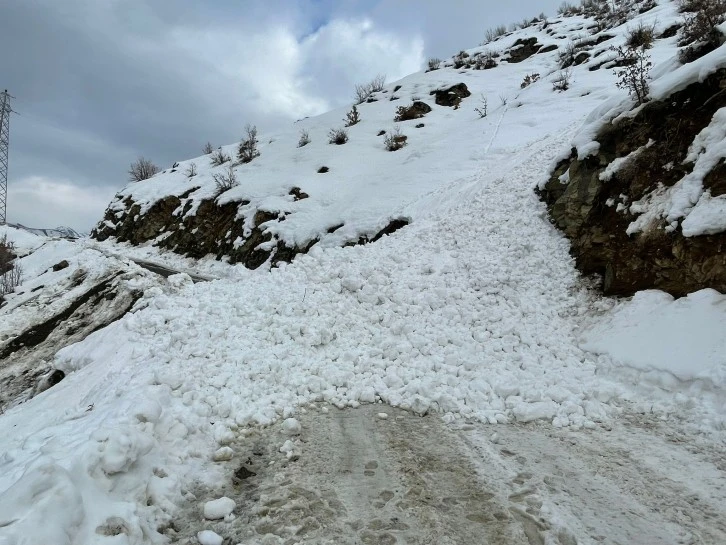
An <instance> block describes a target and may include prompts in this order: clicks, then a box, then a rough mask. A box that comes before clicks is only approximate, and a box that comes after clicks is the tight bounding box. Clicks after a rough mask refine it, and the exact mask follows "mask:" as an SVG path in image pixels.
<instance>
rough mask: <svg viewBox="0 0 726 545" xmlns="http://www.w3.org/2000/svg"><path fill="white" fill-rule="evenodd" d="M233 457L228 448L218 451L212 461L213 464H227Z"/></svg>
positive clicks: (231, 451)
mask: <svg viewBox="0 0 726 545" xmlns="http://www.w3.org/2000/svg"><path fill="white" fill-rule="evenodd" d="M233 456H234V451H233V450H232V449H231V448H229V447H222V448H220V449H218V450H217V451H216V452H215V453H214V454H213V455H212V460H214V461H215V462H228V461H229V460H231V459H232V457H233Z"/></svg>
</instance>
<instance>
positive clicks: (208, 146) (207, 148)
mask: <svg viewBox="0 0 726 545" xmlns="http://www.w3.org/2000/svg"><path fill="white" fill-rule="evenodd" d="M213 151H214V148H213V147H212V143H211V142H207V143H206V144H204V147H203V148H202V152H203V153H204V155H209V154H210V153H212V152H213Z"/></svg>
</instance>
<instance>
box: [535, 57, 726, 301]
mask: <svg viewBox="0 0 726 545" xmlns="http://www.w3.org/2000/svg"><path fill="white" fill-rule="evenodd" d="M725 84H726V69H721V70H718V71H717V72H715V73H713V74H711V75H710V76H708V77H707V78H706V79H705V80H704V81H703V82H700V83H693V84H691V85H689V86H688V87H686V88H685V89H683V90H681V91H678V92H676V93H674V94H673V95H671V96H670V97H667V98H666V99H664V100H662V101H653V102H649V103H647V104H646V105H645V106H644V107H643V108H642V109H641V110H640V111H639V112H638V113H637V115H635V116H633V117H631V118H627V119H623V120H622V121H621V122H619V123H617V124H611V123H608V124H606V125H605V128H604V129H603V130H602V131H601V132H600V134H598V135H597V137H596V139H597V141H598V142H599V144H600V146H599V150H598V152H597V154H596V155H593V156H590V157H587V158H584V159H577V153H576V150H573V154H572V156H571V157H570V158H569V159H567V160H565V161H563V162H562V163H560V164H559V165H557V167H556V168H555V170H554V172H553V173H552V176H551V178H550V180H549V181H548V182H547V184H546V185H545V186H544V188H542V189H541V190H540V191H539V194H540V197H541V198H542V200H544V201H545V202H546V203H547V206H548V209H549V212H550V217H551V219H552V222H553V223H554V224H555V225H557V227H559V228H560V229H562V231H563V232H564V233H565V235H566V236H567V237H568V238H569V239H570V242H571V253H572V255H573V256H574V257H575V264H576V266H577V267H578V269H580V270H581V271H582V272H583V273H584V274H598V275H600V276H601V278H602V289H603V291H604V292H605V293H606V294H610V295H625V296H627V295H632V294H634V293H635V292H636V291H640V290H645V289H660V290H663V291H666V292H668V293H670V294H671V295H673V296H676V297H679V296H683V295H686V294H688V293H692V292H694V291H698V290H701V289H704V288H712V289H715V290H718V291H720V292H726V251H725V250H726V232H722V233H716V234H709V235H700V236H693V237H685V236H684V235H683V232H682V231H681V228H680V226H678V227H677V228H676V229H675V230H674V231H672V230H670V229H669V230H668V231H666V229H665V227H666V226H667V225H666V222H665V220H664V219H659V220H657V221H656V222H654V223H653V224H651V225H650V226H648V227H647V228H646V229H645V230H643V231H642V232H638V233H635V234H633V235H632V236H629V235H628V234H627V232H626V230H627V229H628V226H629V225H630V223H631V222H633V221H634V220H635V219H636V218H637V217H638V216H637V215H636V214H635V213H631V212H630V207H629V204H631V203H633V202H636V201H640V200H641V199H643V198H645V197H647V196H649V195H651V193H652V192H653V191H654V190H655V189H656V188H657V187H658V186H659V185H660V186H663V187H666V188H667V187H671V186H673V185H674V184H676V183H677V182H678V181H679V180H681V179H682V178H683V177H684V176H686V175H687V174H689V173H690V172H691V171H692V170H693V163H690V162H685V161H684V160H685V157H686V155H687V153H688V150H689V147H690V146H691V144H692V143H693V141H694V138H695V137H696V135H697V134H699V133H700V132H701V131H702V130H703V129H704V128H705V127H706V126H708V125H709V124H710V123H711V120H712V118H713V115H714V114H715V113H716V111H718V110H719V109H720V108H723V107H726V96H724V94H723V93H722V85H725ZM650 140H652V141H653V143H652V144H650V145H648V146H647V147H646V144H648V142H649V141H650ZM636 150H641V151H639V153H638V154H637V155H635V156H634V157H633V158H632V159H630V160H628V161H627V163H625V164H623V165H621V166H620V168H619V169H617V170H616V171H615V173H614V174H613V175H612V176H611V177H610V178H609V179H608V180H607V181H603V180H600V175H601V174H602V173H603V172H604V171H605V169H606V168H607V167H608V165H610V164H611V163H612V162H613V161H614V160H615V159H617V158H623V157H626V156H628V155H629V154H631V153H632V152H634V151H636ZM666 162H669V164H670V165H671V166H670V167H669V168H664V164H665V163H666ZM566 173H567V176H566V177H565V178H564V179H565V180H566V181H565V183H563V182H561V181H560V177H561V176H563V175H564V174H566ZM703 186H704V189H706V190H708V191H709V192H710V193H711V195H712V196H717V195H722V194H725V193H726V164H724V163H723V162H722V163H719V164H718V165H716V166H715V167H714V168H713V169H712V170H711V172H709V173H708V174H707V175H706V176H705V177H704V183H703ZM618 204H619V205H621V206H619V207H618V206H617V205H618Z"/></svg>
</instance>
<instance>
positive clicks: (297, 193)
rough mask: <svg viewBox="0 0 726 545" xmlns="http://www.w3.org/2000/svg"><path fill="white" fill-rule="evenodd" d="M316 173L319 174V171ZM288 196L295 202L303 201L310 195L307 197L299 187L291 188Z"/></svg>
mask: <svg viewBox="0 0 726 545" xmlns="http://www.w3.org/2000/svg"><path fill="white" fill-rule="evenodd" d="M325 168H327V167H325ZM318 172H320V171H318ZM289 195H292V196H293V198H294V199H293V200H295V201H301V200H303V199H307V198H308V197H310V195H308V194H307V193H305V192H304V191H303V190H302V189H300V188H299V187H293V188H292V189H291V190H290V193H289Z"/></svg>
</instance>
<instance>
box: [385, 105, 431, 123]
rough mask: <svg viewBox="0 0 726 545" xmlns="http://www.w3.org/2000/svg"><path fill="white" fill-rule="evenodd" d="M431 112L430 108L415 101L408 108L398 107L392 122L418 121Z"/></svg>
mask: <svg viewBox="0 0 726 545" xmlns="http://www.w3.org/2000/svg"><path fill="white" fill-rule="evenodd" d="M430 111H431V106H429V105H428V104H426V103H425V102H421V101H420V100H417V101H415V102H414V103H413V104H411V105H410V106H399V107H398V108H397V109H396V115H395V117H394V118H393V120H394V121H410V120H411V119H419V118H421V117H423V116H425V115H426V114H427V113H429V112H430Z"/></svg>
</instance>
